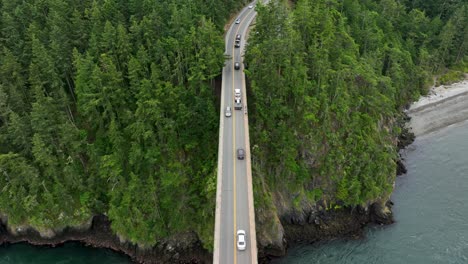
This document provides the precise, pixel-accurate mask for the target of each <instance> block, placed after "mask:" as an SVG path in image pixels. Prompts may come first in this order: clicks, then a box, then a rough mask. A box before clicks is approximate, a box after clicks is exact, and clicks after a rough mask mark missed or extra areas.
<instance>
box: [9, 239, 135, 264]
mask: <svg viewBox="0 0 468 264" xmlns="http://www.w3.org/2000/svg"><path fill="white" fill-rule="evenodd" d="M94 263H98V264H130V263H132V262H131V261H130V259H129V258H127V257H125V256H124V255H121V254H118V253H116V252H113V251H111V250H104V249H95V248H89V247H84V246H82V245H80V244H78V243H67V244H65V245H64V246H62V247H57V248H45V247H33V246H29V245H26V244H16V245H9V246H0V264H94Z"/></svg>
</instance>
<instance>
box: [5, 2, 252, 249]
mask: <svg viewBox="0 0 468 264" xmlns="http://www.w3.org/2000/svg"><path fill="white" fill-rule="evenodd" d="M243 2H244V1H227V0H226V1H204V0H192V1H178V0H164V1H149V0H130V1H108V0H84V1H83V0H70V1H62V0H27V1H23V0H11V1H10V0H8V1H6V0H3V1H1V6H0V10H1V21H0V58H1V59H0V175H1V177H0V190H1V191H0V215H4V216H7V217H8V224H9V225H10V226H11V227H15V226H32V227H33V228H35V229H37V230H39V231H41V232H44V233H49V234H50V230H51V229H53V230H60V229H61V228H63V227H65V226H77V225H78V226H79V225H81V224H83V223H85V222H88V220H89V219H90V217H91V216H92V215H95V214H100V213H104V214H106V215H108V217H109V218H110V220H111V221H112V229H113V230H114V231H115V232H116V233H117V234H118V235H119V236H120V237H121V238H123V239H125V240H129V241H131V242H137V243H139V244H140V245H146V246H149V245H153V244H154V243H155V242H156V240H157V239H160V238H164V237H167V236H169V235H172V234H174V233H177V232H181V231H196V232H197V233H198V235H199V236H200V237H201V239H202V240H203V241H204V243H205V246H206V247H207V248H210V247H211V245H212V239H213V235H212V232H213V225H214V207H215V206H214V203H215V198H214V197H215V192H216V160H217V146H218V142H217V140H216V139H217V138H218V119H219V116H218V109H217V108H216V107H215V104H216V97H215V93H214V90H213V85H212V82H213V79H214V77H215V76H218V75H220V72H221V68H222V66H223V64H224V56H223V53H224V44H223V43H224V42H223V27H224V24H225V23H226V22H227V19H228V17H229V15H230V13H231V12H233V11H234V10H237V9H238V8H239V7H241V6H242V5H244V3H243Z"/></svg>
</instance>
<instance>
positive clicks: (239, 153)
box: [237, 148, 245, 160]
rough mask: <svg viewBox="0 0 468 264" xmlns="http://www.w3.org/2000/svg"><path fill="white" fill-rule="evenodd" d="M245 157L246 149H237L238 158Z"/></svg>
mask: <svg viewBox="0 0 468 264" xmlns="http://www.w3.org/2000/svg"><path fill="white" fill-rule="evenodd" d="M244 158H245V151H244V149H243V148H239V149H237V159H240V160H243V159H244Z"/></svg>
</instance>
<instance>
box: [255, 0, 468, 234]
mask: <svg viewBox="0 0 468 264" xmlns="http://www.w3.org/2000/svg"><path fill="white" fill-rule="evenodd" d="M278 2H279V3H278ZM257 9H258V13H259V15H258V17H257V21H256V25H255V31H256V34H252V36H251V38H250V40H249V46H248V49H247V52H246V62H247V65H248V66H249V68H248V71H247V74H248V77H249V79H250V82H251V91H250V96H249V103H250V105H249V107H250V108H249V109H250V112H249V113H250V117H251V118H250V131H251V135H252V136H251V140H252V142H251V145H252V157H253V161H252V164H253V170H254V173H253V174H254V181H255V182H254V192H255V203H256V204H255V205H256V209H258V208H270V211H273V212H277V213H278V214H281V213H284V212H285V210H286V211H287V210H288V208H296V210H297V211H298V212H299V213H300V212H302V209H301V208H310V205H312V206H313V205H314V204H315V203H316V202H317V201H321V204H322V205H323V204H324V205H325V207H326V208H327V209H336V208H340V207H342V206H356V205H363V206H367V205H369V204H370V203H372V202H374V201H377V200H384V201H385V200H386V199H387V198H388V197H389V195H390V193H391V191H392V189H393V183H394V178H395V175H396V160H397V158H398V156H397V151H398V150H397V140H396V139H397V137H398V135H399V133H400V128H399V126H398V124H397V120H398V118H399V116H400V113H401V110H402V109H403V108H404V106H405V105H406V104H407V103H408V102H409V101H411V100H413V99H415V98H417V96H418V95H420V94H423V93H425V92H426V89H427V88H428V87H429V85H431V84H432V76H433V75H435V74H441V73H444V72H445V71H446V69H447V68H452V69H458V72H459V73H460V72H463V71H465V72H466V71H467V69H468V68H467V65H468V61H467V51H468V3H467V2H466V1H463V0H458V1H443V0H440V1H437V0H432V1H398V0H378V1H371V0H362V1H356V0H331V1H330V0H297V1H292V2H286V1H277V2H275V1H272V3H271V4H269V5H268V6H261V7H258V8H257ZM257 217H258V220H259V221H260V226H261V225H272V224H274V223H272V222H271V221H272V219H274V217H270V216H269V215H268V214H265V210H262V211H257Z"/></svg>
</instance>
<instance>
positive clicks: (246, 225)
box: [213, 7, 257, 264]
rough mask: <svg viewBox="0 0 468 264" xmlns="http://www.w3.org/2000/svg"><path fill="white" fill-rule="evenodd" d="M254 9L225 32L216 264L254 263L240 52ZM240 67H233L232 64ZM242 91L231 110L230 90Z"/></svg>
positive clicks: (255, 247)
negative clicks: (240, 155) (242, 241)
mask: <svg viewBox="0 0 468 264" xmlns="http://www.w3.org/2000/svg"><path fill="white" fill-rule="evenodd" d="M255 15H256V12H255V10H254V9H249V8H247V7H246V8H244V9H243V10H242V11H241V12H240V14H239V16H238V18H239V19H240V23H239V24H235V23H233V24H232V25H231V27H230V28H229V30H228V32H227V34H226V55H228V56H229V57H231V58H232V59H231V60H228V61H226V64H225V67H224V68H223V79H222V92H221V97H222V98H221V115H220V118H221V120H220V139H219V140H220V142H219V150H218V186H217V188H218V189H217V200H216V224H215V248H214V254H213V262H214V263H220V264H229V263H234V264H237V263H239V264H244V263H245V264H247V263H257V245H256V238H255V216H254V215H253V214H254V210H253V195H252V179H251V177H252V174H251V169H250V150H249V149H250V144H249V142H248V140H249V135H248V119H247V109H246V105H247V103H246V102H247V98H246V90H245V76H244V73H243V64H242V60H243V58H242V55H243V51H244V45H245V37H246V33H247V30H248V27H249V25H250V23H251V22H252V20H253V19H254V17H255ZM237 34H240V35H241V36H242V37H241V47H240V48H235V47H234V43H235V38H236V35H237ZM235 62H239V63H240V69H239V70H235V69H234V63H235ZM235 88H236V89H241V91H242V110H234V89H235ZM226 106H230V107H231V109H232V116H231V117H225V115H224V110H225V108H226ZM238 148H242V149H244V150H245V151H246V156H245V159H244V160H239V159H237V154H236V151H237V149H238ZM240 229H242V230H245V232H246V242H247V248H246V249H245V250H244V251H240V250H238V249H237V244H236V243H237V235H236V232H237V230H240Z"/></svg>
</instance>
